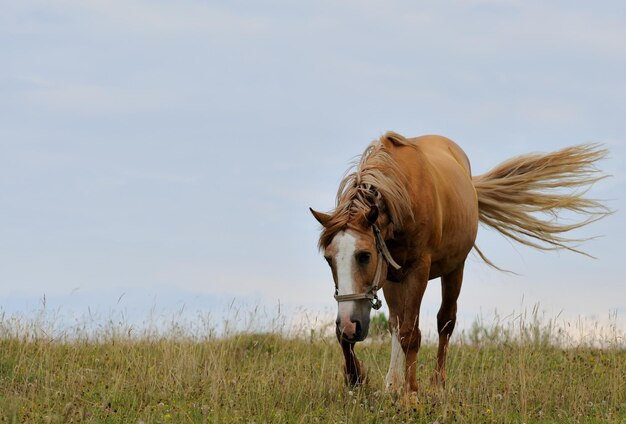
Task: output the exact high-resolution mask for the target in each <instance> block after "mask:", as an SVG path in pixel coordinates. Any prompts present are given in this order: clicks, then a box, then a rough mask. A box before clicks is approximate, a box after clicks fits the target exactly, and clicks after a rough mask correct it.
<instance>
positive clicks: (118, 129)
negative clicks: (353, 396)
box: [0, 0, 626, 328]
mask: <svg viewBox="0 0 626 424" xmlns="http://www.w3.org/2000/svg"><path fill="white" fill-rule="evenodd" d="M0 63H2V66H0V210H1V211H2V212H1V214H0V216H1V218H2V219H1V220H0V307H1V308H2V310H4V311H7V312H9V313H13V312H19V313H29V312H30V311H32V310H35V309H37V308H38V307H39V305H40V299H41V298H42V296H43V295H44V294H46V297H47V299H48V301H49V302H52V304H54V305H55V306H56V307H58V308H61V309H64V310H68V311H77V313H82V312H84V311H85V310H86V309H87V307H88V306H89V307H90V308H91V309H100V310H101V311H104V313H105V314H106V311H108V310H111V309H115V308H118V309H119V308H128V309H129V310H130V311H131V312H132V313H134V314H136V315H137V316H139V317H141V316H143V315H145V314H147V313H148V311H149V310H150V308H152V307H154V306H155V305H156V306H157V307H160V308H164V309H168V308H170V309H176V308H178V307H181V305H185V306H186V307H187V308H192V309H194V310H197V311H201V312H206V311H208V312H210V313H212V314H214V315H218V316H219V315H220V314H221V313H222V312H221V311H224V310H225V308H226V309H227V307H228V305H229V304H230V302H231V301H232V299H233V298H236V299H238V301H239V302H242V303H244V304H252V305H255V304H256V305H261V306H262V307H267V308H269V309H272V308H273V307H274V306H275V305H277V304H278V302H279V301H280V303H281V305H283V306H284V307H286V308H292V309H296V308H300V307H301V308H305V309H307V310H312V311H316V310H332V309H333V308H335V304H334V301H333V299H332V281H331V276H330V274H329V272H328V270H327V266H326V265H325V263H324V261H323V259H322V258H321V256H320V255H319V254H318V252H317V248H316V241H317V234H318V227H317V223H316V222H315V221H314V220H313V219H312V218H311V216H310V215H309V212H308V207H309V206H313V207H314V208H316V209H320V210H328V209H331V208H332V206H333V201H334V194H335V190H336V188H337V184H338V182H339V180H340V179H341V177H342V175H343V173H344V171H345V170H346V168H347V166H348V165H349V163H350V161H351V159H352V158H353V157H354V156H355V155H358V154H360V153H361V152H362V150H363V149H364V147H365V146H366V145H367V143H369V141H371V140H372V139H374V138H376V137H378V136H379V135H381V134H382V133H384V132H385V131H387V130H394V131H397V132H400V133H402V134H404V135H406V136H416V135H421V134H425V133H438V134H443V135H446V136H448V137H451V138H453V139H454V140H455V141H457V142H458V143H459V144H460V145H461V146H462V147H463V148H464V149H465V151H466V152H467V154H468V156H469V157H470V159H471V161H472V165H473V168H474V171H475V173H481V172H484V171H486V170H487V169H488V168H490V167H491V166H494V165H496V164H497V163H498V162H500V161H502V160H505V159H507V158H509V157H511V156H514V155H516V154H521V153H526V152H530V151H549V150H554V149H558V148H561V147H564V146H567V145H571V144H577V143H584V142H602V143H605V144H606V145H607V147H608V148H609V149H610V150H611V158H610V159H608V160H607V161H605V162H603V163H602V165H601V166H602V168H603V169H604V170H605V171H606V172H608V173H611V174H613V178H611V179H610V180H606V181H603V182H602V183H601V184H599V185H598V186H597V187H596V188H595V189H594V190H593V192H592V194H593V195H594V196H596V197H600V198H606V199H612V200H611V201H610V202H609V203H608V204H609V205H610V207H612V208H614V209H618V210H624V209H625V207H624V206H625V201H624V196H623V195H624V193H625V192H626V190H625V188H626V173H625V172H624V169H625V167H624V165H625V164H624V162H625V158H626V104H625V99H626V77H624V75H626V4H625V3H624V2H620V1H597V2H572V1H560V2H544V1H515V0H503V1H498V0H491V1H489V0H475V1H474V0H467V1H464V0H458V1H437V2H413V1H390V2H377V1H342V2H336V1H316V2H288V1H270V2H258V1H254V2H252V1H229V2H225V1H224V2H217V1H213V2H212V1H192V0H181V1H177V2H164V1H147V0H124V1H121V0H120V1H118V0H107V1H82V0H81V1H78V0H67V1H59V2H48V1H36V0H20V1H7V2H3V5H2V7H1V8H0ZM624 227H625V226H624V216H623V213H622V212H621V211H618V213H616V214H615V215H614V216H612V217H610V218H608V219H606V220H604V221H602V222H600V223H598V224H597V225H594V226H592V227H590V228H588V229H585V230H583V231H581V232H579V234H578V235H580V236H583V237H584V236H592V235H604V237H603V238H600V239H597V240H594V241H592V242H590V243H588V244H586V245H585V248H586V250H588V251H589V252H590V253H591V254H593V255H595V256H597V257H598V258H599V259H598V260H590V259H588V258H585V257H582V256H578V255H574V254H571V253H547V254H546V253H538V252H533V251H531V250H530V249H527V248H523V247H517V246H512V245H511V243H509V242H507V241H506V240H504V239H502V238H501V237H500V236H498V235H495V234H493V233H492V232H489V231H485V230H484V229H482V230H481V231H480V235H479V243H480V245H481V247H482V249H483V251H484V252H485V253H486V254H487V255H488V256H490V257H491V258H492V259H493V260H494V261H496V262H497V263H498V264H501V265H502V266H504V267H506V268H509V269H512V270H514V271H517V272H520V273H521V274H522V275H521V276H512V275H506V274H502V273H499V272H497V271H494V270H491V269H489V268H488V267H487V266H485V265H484V264H481V263H480V261H479V260H478V259H477V258H476V257H474V258H472V259H470V261H469V264H468V268H467V271H466V279H465V284H464V289H463V292H462V295H461V300H460V306H459V310H460V313H461V314H462V316H463V317H465V318H464V319H465V321H464V322H465V323H471V321H472V320H473V318H474V317H475V316H476V315H477V314H479V313H481V312H482V313H483V314H485V315H489V314H490V313H491V311H493V310H494V309H497V310H498V311H500V313H501V314H502V315H506V314H508V313H510V312H511V311H513V310H517V311H519V309H520V305H522V304H523V305H525V306H529V307H532V305H533V304H535V303H539V304H540V307H541V309H544V310H546V311H547V312H548V313H549V314H552V315H556V314H558V313H559V312H562V316H566V317H571V318H572V319H573V318H575V317H578V316H586V317H589V316H591V317H598V319H601V320H603V319H605V318H606V317H607V316H608V315H609V312H610V311H616V310H617V311H618V320H619V321H620V323H621V325H623V326H624V327H625V328H626V325H624V323H625V322H626V319H625V316H626V284H624V279H623V272H622V264H623V261H624V259H625V258H626V255H625V249H624V247H623V240H625V239H626V231H625V229H624ZM437 286H438V284H437ZM123 293H126V295H125V297H124V298H122V300H121V301H120V302H118V298H119V297H120V295H122V294H123ZM438 298H439V295H438V289H437V287H435V285H433V287H431V288H430V290H429V292H428V294H427V297H426V299H425V301H424V310H425V311H426V314H425V315H428V314H430V316H431V318H430V320H431V321H432V322H427V324H428V325H432V326H434V318H432V317H434V314H435V312H436V310H437V308H438V301H439V299H438Z"/></svg>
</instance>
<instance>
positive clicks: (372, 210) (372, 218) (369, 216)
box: [365, 205, 378, 225]
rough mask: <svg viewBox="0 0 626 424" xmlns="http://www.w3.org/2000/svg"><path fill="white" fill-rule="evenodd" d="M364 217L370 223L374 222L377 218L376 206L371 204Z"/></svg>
mask: <svg viewBox="0 0 626 424" xmlns="http://www.w3.org/2000/svg"><path fill="white" fill-rule="evenodd" d="M365 218H367V222H369V223H370V225H374V224H376V220H377V219H378V206H376V205H372V206H371V207H370V210H369V212H368V213H367V215H365Z"/></svg>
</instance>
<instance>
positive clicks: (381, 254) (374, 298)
mask: <svg viewBox="0 0 626 424" xmlns="http://www.w3.org/2000/svg"><path fill="white" fill-rule="evenodd" d="M372 230H373V231H374V239H375V240H376V251H377V252H378V261H377V263H376V274H374V281H373V282H372V288H370V289H369V290H368V291H367V292H365V293H354V294H337V290H335V300H336V301H337V303H339V302H349V301H352V300H361V299H369V301H370V302H371V303H372V308H374V309H376V310H378V309H380V307H381V306H382V305H383V303H382V302H381V301H380V299H379V298H378V295H377V294H376V292H377V291H378V288H379V287H378V283H379V282H380V281H379V280H380V275H381V273H382V270H383V258H384V259H385V260H386V261H387V263H388V264H389V265H391V266H392V267H394V268H395V269H400V268H401V267H400V265H398V263H397V262H396V261H394V260H393V258H392V257H391V253H389V249H387V245H386V244H385V240H384V239H383V236H382V234H381V233H380V229H379V228H378V226H377V225H376V224H374V225H372Z"/></svg>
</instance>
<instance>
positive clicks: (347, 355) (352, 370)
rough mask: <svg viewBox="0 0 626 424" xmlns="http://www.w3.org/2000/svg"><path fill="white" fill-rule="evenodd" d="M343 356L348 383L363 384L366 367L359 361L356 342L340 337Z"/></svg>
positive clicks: (349, 384)
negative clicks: (355, 348) (355, 351)
mask: <svg viewBox="0 0 626 424" xmlns="http://www.w3.org/2000/svg"><path fill="white" fill-rule="evenodd" d="M339 343H340V344H341V350H342V351H343V357H344V359H345V361H346V366H345V368H344V372H345V377H346V384H347V385H348V386H350V387H353V386H356V385H359V384H363V383H365V380H366V373H365V367H364V366H363V364H362V363H361V361H359V360H358V359H357V357H356V355H355V353H354V343H348V342H346V341H345V340H342V338H341V337H339Z"/></svg>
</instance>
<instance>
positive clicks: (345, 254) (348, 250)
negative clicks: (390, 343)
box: [324, 229, 378, 342]
mask: <svg viewBox="0 0 626 424" xmlns="http://www.w3.org/2000/svg"><path fill="white" fill-rule="evenodd" d="M324 257H325V258H326V261H327V262H328V265H330V268H331V270H332V273H333V279H334V280H335V289H336V294H338V295H350V294H363V293H367V292H369V291H370V290H371V288H372V284H373V281H374V277H375V274H376V261H377V260H378V251H377V250H376V242H375V239H374V236H373V235H372V234H371V232H368V233H363V232H360V231H358V230H354V229H348V230H346V231H341V232H339V233H337V235H335V237H334V238H333V239H332V241H331V243H330V244H329V245H328V246H327V247H326V249H324ZM371 308H372V303H371V301H370V300H369V299H359V300H350V301H341V302H339V303H338V312H337V321H336V323H337V335H338V336H340V337H341V338H343V339H344V340H346V341H351V342H357V341H361V340H363V339H365V337H367V332H368V329H369V322H370V310H371Z"/></svg>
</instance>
